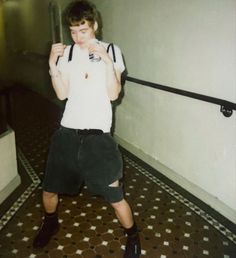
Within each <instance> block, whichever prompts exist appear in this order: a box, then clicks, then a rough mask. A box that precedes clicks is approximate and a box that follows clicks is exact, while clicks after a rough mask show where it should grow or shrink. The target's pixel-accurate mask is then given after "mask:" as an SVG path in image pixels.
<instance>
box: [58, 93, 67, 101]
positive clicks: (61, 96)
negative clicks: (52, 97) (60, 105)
mask: <svg viewBox="0 0 236 258" xmlns="http://www.w3.org/2000/svg"><path fill="white" fill-rule="evenodd" d="M57 98H58V99H59V100H65V99H66V98H67V97H66V96H65V95H61V94H57Z"/></svg>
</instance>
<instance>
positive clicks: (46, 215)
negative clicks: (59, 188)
mask: <svg viewBox="0 0 236 258" xmlns="http://www.w3.org/2000/svg"><path fill="white" fill-rule="evenodd" d="M44 215H45V217H47V218H52V217H57V212H56V211H54V212H50V213H49V212H46V211H45V213H44Z"/></svg>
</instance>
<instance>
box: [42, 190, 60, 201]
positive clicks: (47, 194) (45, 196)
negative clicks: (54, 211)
mask: <svg viewBox="0 0 236 258" xmlns="http://www.w3.org/2000/svg"><path fill="white" fill-rule="evenodd" d="M56 196H57V194H56V193H50V192H46V191H43V199H53V198H55V197H56Z"/></svg>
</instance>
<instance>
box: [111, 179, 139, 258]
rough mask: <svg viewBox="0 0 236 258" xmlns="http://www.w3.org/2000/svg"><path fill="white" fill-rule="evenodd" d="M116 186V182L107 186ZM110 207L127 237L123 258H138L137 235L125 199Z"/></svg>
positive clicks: (117, 183)
mask: <svg viewBox="0 0 236 258" xmlns="http://www.w3.org/2000/svg"><path fill="white" fill-rule="evenodd" d="M118 185H119V182H118V181H116V182H114V183H113V184H111V185H109V186H110V187H117V186H118ZM111 206H112V207H113V208H114V210H115V213H116V216H117V218H118V219H119V221H120V223H121V225H122V226H123V227H124V229H125V232H126V234H127V235H128V237H127V242H126V246H125V252H124V256H123V258H139V257H140V254H141V245H140V240H139V234H138V230H137V227H136V224H135V222H134V219H133V215H132V211H131V208H130V206H129V204H128V203H127V201H126V200H125V199H122V200H121V201H119V202H116V203H111Z"/></svg>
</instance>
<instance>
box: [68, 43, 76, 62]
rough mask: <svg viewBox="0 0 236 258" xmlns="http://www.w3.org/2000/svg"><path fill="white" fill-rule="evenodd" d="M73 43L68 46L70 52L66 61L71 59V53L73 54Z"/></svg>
mask: <svg viewBox="0 0 236 258" xmlns="http://www.w3.org/2000/svg"><path fill="white" fill-rule="evenodd" d="M74 46H75V44H72V45H71V46H70V52H69V56H68V62H70V61H71V60H72V55H73V48H74Z"/></svg>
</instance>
